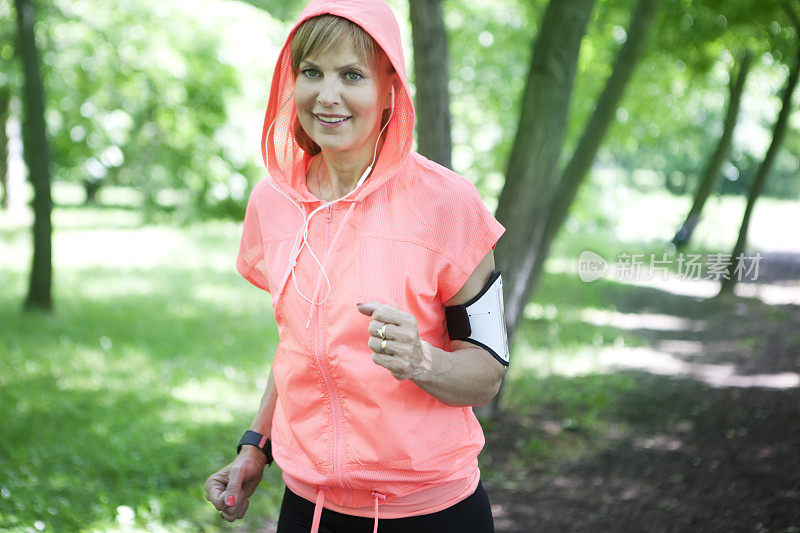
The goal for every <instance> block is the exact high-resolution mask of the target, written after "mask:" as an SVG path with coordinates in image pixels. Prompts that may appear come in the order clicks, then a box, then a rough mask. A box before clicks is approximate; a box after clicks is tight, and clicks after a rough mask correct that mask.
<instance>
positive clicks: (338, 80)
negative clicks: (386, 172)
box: [294, 35, 390, 155]
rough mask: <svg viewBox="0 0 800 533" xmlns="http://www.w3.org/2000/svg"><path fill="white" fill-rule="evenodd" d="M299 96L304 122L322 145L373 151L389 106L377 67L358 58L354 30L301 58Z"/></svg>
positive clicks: (350, 149)
mask: <svg viewBox="0 0 800 533" xmlns="http://www.w3.org/2000/svg"><path fill="white" fill-rule="evenodd" d="M384 93H387V94H384ZM294 99H295V104H296V106H297V116H298V118H299V120H300V124H301V125H302V126H303V129H304V130H305V131H306V133H307V134H308V136H309V137H311V138H312V139H313V140H314V142H316V143H317V144H318V145H319V146H320V148H322V149H323V150H337V151H339V150H342V151H353V152H354V154H355V153H359V152H363V151H365V150H366V148H368V149H369V152H370V155H371V152H372V149H373V146H372V145H374V143H375V141H376V139H377V135H378V130H379V127H380V120H381V114H382V112H383V109H384V108H386V107H388V106H389V105H390V103H389V102H390V97H389V96H388V88H386V89H384V88H382V87H381V76H380V72H379V71H378V67H377V66H376V65H368V64H365V63H364V61H363V60H361V59H359V58H358V56H357V55H356V53H355V50H354V48H353V44H352V37H350V35H345V36H344V37H342V38H341V39H339V41H338V42H337V43H336V44H334V46H332V47H331V48H330V49H329V50H328V51H327V52H326V53H325V54H320V55H315V54H310V55H309V56H307V57H305V58H304V59H303V61H301V62H300V69H299V72H298V73H297V79H296V80H295V86H294Z"/></svg>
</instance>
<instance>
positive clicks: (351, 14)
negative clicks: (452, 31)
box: [261, 0, 414, 201]
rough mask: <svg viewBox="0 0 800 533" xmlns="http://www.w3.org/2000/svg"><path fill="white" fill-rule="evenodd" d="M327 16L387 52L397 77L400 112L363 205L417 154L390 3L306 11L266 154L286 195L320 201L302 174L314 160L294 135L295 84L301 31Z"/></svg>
mask: <svg viewBox="0 0 800 533" xmlns="http://www.w3.org/2000/svg"><path fill="white" fill-rule="evenodd" d="M326 14H329V15H336V16H338V17H342V18H346V19H348V20H350V21H351V22H353V23H355V24H357V25H358V26H360V27H361V28H363V29H364V31H366V32H367V33H368V34H369V35H370V36H371V37H372V38H373V39H374V40H375V42H376V43H377V45H378V46H379V47H380V48H381V49H382V50H383V52H384V53H385V54H386V57H388V59H389V61H390V62H391V64H392V66H393V67H394V70H395V72H396V73H397V74H396V76H395V80H394V82H393V85H394V92H395V106H394V112H393V114H392V118H391V120H390V121H389V124H388V126H387V127H386V131H385V132H384V133H383V136H384V139H385V141H384V143H383V147H382V148H381V151H380V152H379V154H378V158H377V160H376V161H375V166H374V168H373V171H372V174H371V175H370V177H369V178H368V179H367V181H366V182H364V184H363V185H362V186H361V187H360V188H359V190H358V191H356V192H355V193H354V194H353V195H352V196H350V197H349V199H351V200H359V199H361V198H364V197H365V196H366V195H368V194H369V193H370V192H372V191H373V190H375V189H376V188H377V187H379V186H380V185H381V184H382V183H385V182H386V180H388V179H391V177H392V176H393V175H394V174H396V172H397V171H398V170H399V169H400V168H401V167H402V165H403V163H404V162H405V160H406V158H407V156H408V154H409V153H410V151H411V145H412V142H413V136H414V106H413V104H412V102H411V97H410V91H409V89H408V78H407V76H406V66H405V60H404V58H403V48H402V44H401V40H400V28H399V26H398V24H397V19H396V18H395V16H394V13H393V12H392V10H391V8H389V5H388V4H387V3H386V1H385V0H313V1H312V2H311V3H309V4H308V5H307V6H306V8H305V9H304V10H303V12H302V13H301V14H300V18H299V19H298V20H297V22H296V23H295V25H294V27H293V28H292V31H291V32H290V33H289V36H288V37H287V39H286V43H284V45H283V48H281V52H280V55H279V56H278V62H277V63H276V65H275V71H274V72H273V75H272V86H271V88H270V94H269V102H268V104H267V112H266V114H265V116H264V127H263V130H262V135H261V153H262V156H263V158H264V164H265V165H266V167H267V171H268V172H269V175H270V178H272V180H274V181H275V182H276V183H277V184H278V185H279V186H280V187H281V188H282V189H284V191H286V192H287V193H289V194H290V195H292V196H293V197H295V198H296V199H298V200H301V201H318V199H317V198H316V197H314V196H313V195H311V194H310V193H309V192H308V189H307V188H306V186H305V172H303V171H299V172H298V171H297V170H296V167H298V165H303V164H304V163H306V162H307V160H308V159H309V158H310V156H309V155H308V154H306V153H305V152H304V151H303V150H302V149H301V148H300V145H299V144H298V142H297V139H296V138H295V136H294V133H293V131H292V130H293V127H292V125H293V124H294V121H295V120H296V118H297V109H296V107H295V102H294V95H293V91H294V81H295V80H294V74H293V73H292V64H291V49H292V39H293V38H294V36H295V33H296V32H297V28H298V27H299V26H300V25H301V24H302V23H303V22H304V21H306V20H308V19H310V18H312V17H316V16H319V15H326ZM273 123H274V124H273ZM270 126H271V127H270ZM299 168H305V167H304V166H300V167H299Z"/></svg>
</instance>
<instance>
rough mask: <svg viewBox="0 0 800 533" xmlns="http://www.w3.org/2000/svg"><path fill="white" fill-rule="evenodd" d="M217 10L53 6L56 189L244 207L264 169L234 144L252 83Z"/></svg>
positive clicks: (51, 116)
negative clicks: (64, 186) (127, 191)
mask: <svg viewBox="0 0 800 533" xmlns="http://www.w3.org/2000/svg"><path fill="white" fill-rule="evenodd" d="M6 7H7V6H5V5H2V6H0V9H4V8H6ZM193 7H198V8H199V11H201V14H202V11H203V9H205V13H206V16H205V18H203V17H201V15H199V14H198V13H195V12H194V11H192V8H193ZM208 8H209V3H208V2H203V3H201V4H199V5H198V4H196V3H195V4H193V5H188V4H186V3H183V4H179V3H172V2H167V3H164V2H157V1H154V0H144V1H136V2H133V1H125V2H115V3H114V4H113V5H112V4H108V3H105V2H98V1H96V0H80V1H75V2H72V1H68V2H67V1H63V2H55V3H53V4H47V5H42V6H41V9H39V11H38V12H37V18H38V26H37V35H38V37H39V39H38V41H39V43H38V44H39V46H40V53H41V57H42V63H43V65H42V68H43V77H44V84H45V93H46V97H47V104H46V108H47V111H46V119H47V125H48V132H49V136H50V140H51V150H52V155H53V169H52V170H53V175H54V176H55V179H56V180H62V181H70V182H78V183H87V184H102V185H125V186H130V187H133V188H135V189H137V190H138V191H140V193H141V194H142V201H143V204H144V206H145V207H147V208H150V207H162V208H163V207H166V208H172V209H175V208H179V209H181V210H183V211H187V214H191V215H195V214H198V213H201V214H202V213H204V212H205V211H207V210H210V208H211V206H213V205H214V204H215V203H217V202H219V201H229V200H231V199H233V200H235V201H236V202H238V203H240V204H241V203H242V202H243V201H244V199H245V198H244V197H245V192H246V189H247V188H248V185H247V184H248V181H250V180H252V179H253V178H254V177H255V176H257V170H256V165H255V163H254V161H255V158H254V157H253V158H245V159H243V158H242V157H241V156H239V155H238V153H236V150H237V149H238V146H237V145H238V144H239V143H238V142H236V143H234V144H233V145H232V143H231V142H230V140H229V139H227V138H225V136H224V135H225V132H226V128H229V126H228V124H227V122H228V121H229V120H230V118H231V117H230V109H229V108H230V105H231V102H232V100H233V99H235V98H237V97H239V95H240V94H241V93H242V87H241V85H242V84H241V81H240V80H241V79H242V77H243V75H244V74H245V73H243V72H238V71H237V69H236V67H235V66H234V65H233V64H232V62H231V60H230V57H229V56H230V53H229V52H230V51H229V50H226V49H225V46H224V42H223V37H222V33H223V30H224V29H225V26H224V25H222V24H220V23H219V22H225V20H222V21H215V20H213V19H211V18H210V17H209V16H210V14H211V12H210V11H208ZM4 22H5V20H4ZM5 29H6V28H5V27H4V25H0V31H2V32H3V33H5ZM9 46H11V45H10V44H7V43H6V42H4V43H3V45H2V47H0V58H3V59H2V61H3V62H0V68H2V71H1V72H0V78H2V77H3V76H5V78H4V79H7V80H9V83H16V82H14V80H15V78H12V77H11V76H10V73H13V69H12V65H11V64H10V63H8V62H5V58H6V56H8V55H11V54H13V49H11V51H9V50H8V48H9ZM262 82H263V80H262ZM225 209H227V210H229V209H228V208H225Z"/></svg>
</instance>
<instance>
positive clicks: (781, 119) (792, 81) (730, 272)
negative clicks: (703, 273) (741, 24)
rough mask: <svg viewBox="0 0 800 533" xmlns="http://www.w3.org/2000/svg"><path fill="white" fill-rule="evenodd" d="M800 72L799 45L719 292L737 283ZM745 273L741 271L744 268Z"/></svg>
mask: <svg viewBox="0 0 800 533" xmlns="http://www.w3.org/2000/svg"><path fill="white" fill-rule="evenodd" d="M799 73H800V49H798V54H797V57H795V60H794V64H793V65H792V68H791V70H789V77H788V78H787V79H786V86H785V87H784V88H783V96H782V97H781V111H780V113H778V120H777V121H775V126H774V128H773V133H772V143H770V145H769V148H768V149H767V153H766V155H765V156H764V161H762V162H761V166H760V167H759V169H758V172H757V173H756V176H755V178H754V179H753V184H752V185H751V186H750V194H749V195H748V197H747V207H746V208H745V210H744V217H743V218H742V226H741V227H740V228H739V237H738V238H737V239H736V245H735V246H734V247H733V253H732V254H731V257H730V262H729V263H728V268H727V272H726V275H725V276H723V280H722V287H721V288H720V291H719V294H718V295H717V296H721V295H723V294H727V293H732V292H733V288H734V287H735V286H736V282H737V281H738V279H737V277H738V276H737V274H736V272H735V270H736V266H737V262H738V261H739V259H738V258H739V256H740V255H741V254H743V253H744V247H745V245H746V243H747V229H748V227H749V226H750V216H751V215H752V214H753V208H754V207H755V204H756V200H758V197H759V196H760V195H761V191H763V190H764V184H765V183H766V182H767V177H768V176H769V173H770V171H771V170H772V164H773V163H774V161H775V156H776V155H777V153H778V150H779V149H780V146H781V143H782V142H783V138H784V137H785V136H786V127H787V126H788V123H789V115H790V113H791V108H792V95H793V94H794V90H795V87H797V78H798V74H799ZM740 273H741V272H740Z"/></svg>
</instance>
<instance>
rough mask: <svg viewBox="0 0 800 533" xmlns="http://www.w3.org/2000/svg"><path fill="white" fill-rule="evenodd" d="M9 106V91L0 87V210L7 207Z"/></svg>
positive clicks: (6, 87) (5, 87) (4, 87)
mask: <svg viewBox="0 0 800 533" xmlns="http://www.w3.org/2000/svg"><path fill="white" fill-rule="evenodd" d="M10 104H11V90H10V89H9V88H8V86H3V87H0V208H2V209H6V208H7V207H8V135H6V124H7V123H8V116H9V111H10V107H11V106H10Z"/></svg>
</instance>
